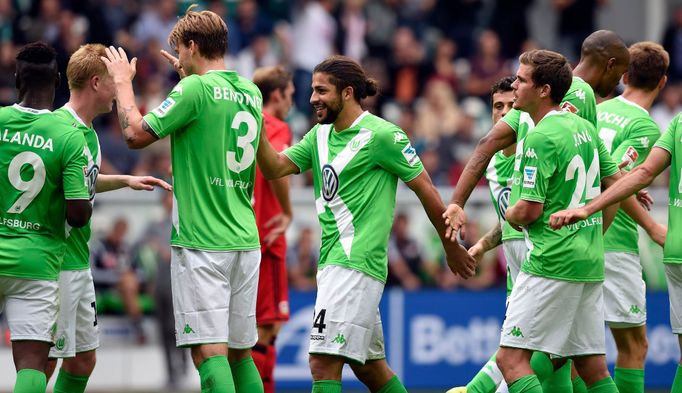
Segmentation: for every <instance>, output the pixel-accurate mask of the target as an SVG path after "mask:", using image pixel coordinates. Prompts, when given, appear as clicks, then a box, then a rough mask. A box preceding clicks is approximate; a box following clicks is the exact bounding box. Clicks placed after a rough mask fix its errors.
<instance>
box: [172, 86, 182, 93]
mask: <svg viewBox="0 0 682 393" xmlns="http://www.w3.org/2000/svg"><path fill="white" fill-rule="evenodd" d="M173 91H174V92H176V93H178V94H180V95H182V85H180V84H177V85H175V87H174V88H173Z"/></svg>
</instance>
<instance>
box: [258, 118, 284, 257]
mask: <svg viewBox="0 0 682 393" xmlns="http://www.w3.org/2000/svg"><path fill="white" fill-rule="evenodd" d="M263 126H264V128H265V136H266V137H267V138H268V140H269V141H270V144H271V145H272V147H273V148H274V149H275V150H277V151H278V152H281V151H283V150H284V149H286V148H287V147H289V145H291V130H289V125H288V124H287V123H286V122H284V121H282V120H280V119H278V118H276V117H275V116H272V115H271V114H269V113H267V112H263ZM253 199H254V203H253V210H254V212H255V213H256V225H257V226H258V235H259V236H260V239H261V240H262V239H264V238H265V236H266V235H267V234H268V232H269V229H268V230H266V229H265V224H266V223H267V222H268V221H270V219H271V218H272V217H274V216H276V215H278V214H280V213H281V212H282V206H280V204H279V201H278V200H277V197H276V196H275V193H274V191H273V190H272V187H271V186H270V183H268V181H267V180H266V179H265V177H263V174H262V173H261V172H260V169H259V168H258V167H256V181H255V183H254V189H253ZM270 248H272V249H278V250H281V252H285V251H286V242H285V240H284V235H282V236H280V237H279V238H277V240H276V241H275V242H274V243H273V244H272V245H271V246H270ZM282 248H283V249H282Z"/></svg>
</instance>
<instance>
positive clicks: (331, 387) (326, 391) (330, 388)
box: [312, 380, 341, 393]
mask: <svg viewBox="0 0 682 393" xmlns="http://www.w3.org/2000/svg"><path fill="white" fill-rule="evenodd" d="M312 393H341V381H331V380H329V381H314V382H313V391H312Z"/></svg>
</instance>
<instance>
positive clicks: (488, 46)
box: [466, 30, 511, 103]
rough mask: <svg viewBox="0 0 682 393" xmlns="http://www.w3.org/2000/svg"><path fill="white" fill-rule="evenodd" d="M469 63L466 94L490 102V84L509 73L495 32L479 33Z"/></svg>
mask: <svg viewBox="0 0 682 393" xmlns="http://www.w3.org/2000/svg"><path fill="white" fill-rule="evenodd" d="M470 63H471V72H470V74H469V79H468V81H467V83H466V90H467V92H468V94H469V95H472V96H476V97H479V98H481V99H482V100H483V101H485V102H486V103H487V102H490V97H489V96H490V86H492V85H493V83H495V81H497V80H499V79H500V78H502V77H504V76H505V75H509V74H510V73H511V71H510V70H509V67H508V66H507V63H506V60H505V59H504V57H502V52H501V47H500V38H499V37H498V35H497V33H495V32H494V31H492V30H485V31H483V32H482V33H481V34H480V35H479V37H478V47H477V50H476V55H474V56H473V57H472V58H471V59H470Z"/></svg>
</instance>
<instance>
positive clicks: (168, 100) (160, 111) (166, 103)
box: [153, 97, 175, 117]
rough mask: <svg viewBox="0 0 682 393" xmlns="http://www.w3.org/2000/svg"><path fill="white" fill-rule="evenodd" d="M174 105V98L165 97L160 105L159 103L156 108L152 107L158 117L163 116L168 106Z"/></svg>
mask: <svg viewBox="0 0 682 393" xmlns="http://www.w3.org/2000/svg"><path fill="white" fill-rule="evenodd" d="M173 105H175V100H174V99H172V98H170V97H168V98H166V99H165V100H164V101H163V102H162V103H161V105H159V106H158V107H157V108H156V109H154V111H153V112H154V113H156V114H157V115H158V116H159V117H162V116H165V115H166V113H168V111H169V110H170V108H172V107H173Z"/></svg>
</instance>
